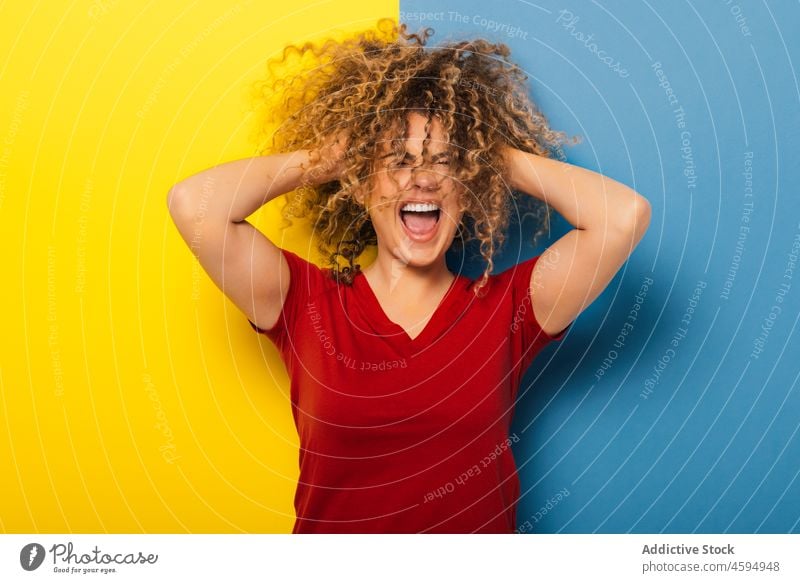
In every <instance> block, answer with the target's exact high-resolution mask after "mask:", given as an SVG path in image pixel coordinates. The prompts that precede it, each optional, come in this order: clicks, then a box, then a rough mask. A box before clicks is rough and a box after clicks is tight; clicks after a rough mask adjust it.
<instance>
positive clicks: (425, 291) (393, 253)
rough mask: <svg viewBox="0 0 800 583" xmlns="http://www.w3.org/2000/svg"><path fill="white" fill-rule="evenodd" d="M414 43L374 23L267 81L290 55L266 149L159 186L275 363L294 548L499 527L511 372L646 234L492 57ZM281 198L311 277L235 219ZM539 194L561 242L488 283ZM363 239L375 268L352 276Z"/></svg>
mask: <svg viewBox="0 0 800 583" xmlns="http://www.w3.org/2000/svg"><path fill="white" fill-rule="evenodd" d="M428 36H429V31H424V32H423V33H422V34H420V35H414V34H407V33H406V32H405V29H404V27H400V28H399V29H398V28H396V27H395V26H394V25H393V24H391V23H390V26H388V27H387V26H385V22H381V23H379V26H378V29H377V30H376V31H367V32H365V33H363V34H361V35H358V36H357V37H355V38H352V39H350V40H345V41H340V42H332V41H331V42H328V43H326V44H324V45H322V46H314V45H310V44H307V45H305V46H303V47H300V48H297V47H292V48H290V49H287V50H286V51H284V55H283V58H282V60H281V61H278V62H277V63H273V66H279V65H286V66H287V67H288V66H289V65H291V64H292V59H293V58H298V59H299V61H300V62H301V63H304V64H305V68H304V69H303V70H304V71H310V72H306V73H299V74H296V75H294V76H290V75H288V74H286V75H284V76H282V77H281V78H280V79H279V81H277V82H275V83H273V85H272V86H271V88H272V89H273V90H274V93H275V94H276V95H277V96H278V98H277V99H274V100H273V101H272V102H267V107H268V109H269V112H270V113H272V114H274V120H275V121H278V122H280V124H281V125H280V126H279V128H278V129H277V130H276V131H275V133H274V135H273V142H272V146H271V147H270V148H269V149H265V150H263V151H262V154H264V153H266V154H265V155H261V156H258V157H255V158H250V159H245V160H238V161H234V162H229V163H227V164H222V165H220V166H217V167H215V168H212V169H209V170H206V171H204V172H201V173H199V174H196V175H194V176H191V177H189V178H187V179H186V180H183V181H182V182H180V183H178V184H177V185H175V186H174V187H173V189H172V190H171V192H170V196H169V200H168V204H169V208H170V212H171V215H172V217H173V219H174V221H175V223H176V225H177V227H178V229H179V230H180V232H181V234H182V236H183V237H184V239H185V240H186V242H187V243H188V244H189V245H190V246H191V248H192V249H193V250H194V252H195V253H196V255H197V257H198V259H199V261H200V263H201V264H202V266H203V267H204V269H205V270H206V271H207V272H208V274H209V275H210V277H211V278H212V279H213V280H214V282H215V283H216V284H217V285H218V286H219V287H220V289H222V291H223V292H224V293H225V294H226V295H227V296H228V297H229V298H230V299H231V300H232V301H233V302H234V303H235V304H236V305H237V306H238V307H239V308H240V309H241V310H242V312H244V314H246V315H247V317H248V319H249V321H250V325H251V326H252V327H253V328H254V329H255V330H256V331H258V332H260V333H263V334H264V335H266V336H267V337H268V338H270V340H271V341H272V342H274V344H275V345H276V346H277V347H278V348H279V350H280V352H281V356H282V358H283V360H284V362H285V363H286V366H287V369H288V372H289V375H290V377H291V400H292V411H293V415H294V419H295V423H296V425H297V429H298V433H299V436H300V447H301V449H300V478H299V483H298V486H297V491H296V495H295V509H296V512H297V521H296V523H295V526H294V530H293V532H295V533H309V532H387V533H388V532H392V533H399V532H415V533H417V532H420V533H421V532H430V533H432V532H449V533H468V532H500V533H511V532H514V530H515V526H516V523H515V520H516V519H515V510H516V504H517V499H518V497H519V479H518V477H517V472H516V465H515V462H514V458H513V454H512V451H511V444H512V443H513V442H514V441H516V440H517V439H518V438H517V436H516V435H513V436H512V435H509V428H510V424H511V419H512V414H513V407H514V403H515V399H516V394H517V388H518V385H519V382H520V379H521V376H522V374H523V373H524V372H525V369H526V368H527V366H528V365H529V364H530V363H531V362H532V360H533V358H534V356H535V355H536V354H537V353H538V352H539V351H540V350H541V349H542V347H543V346H545V345H546V344H547V343H548V342H551V341H555V340H560V339H561V338H562V337H563V336H564V334H565V332H566V330H567V329H568V327H569V326H570V324H571V323H572V321H573V320H574V319H575V318H576V317H577V316H578V314H579V313H580V312H581V311H582V310H583V309H584V308H585V307H586V306H588V305H589V304H590V303H591V302H592V301H593V300H594V299H595V298H596V297H597V296H598V295H599V294H600V293H601V292H602V291H603V289H604V288H605V287H606V286H607V285H608V283H609V281H610V280H611V279H612V278H613V277H614V274H615V273H617V271H618V270H619V269H620V267H621V266H622V265H623V263H624V262H625V261H626V260H627V258H628V257H629V255H630V254H631V252H632V251H633V249H634V247H635V246H636V245H637V244H638V242H639V240H640V239H641V238H642V237H643V235H644V232H645V230H646V228H647V225H648V223H649V218H650V207H649V204H648V203H647V201H646V200H645V199H644V198H643V197H641V196H640V195H638V194H637V193H636V192H634V191H633V190H631V189H630V188H628V187H627V186H625V185H623V184H620V183H618V182H615V181H614V180H611V179H608V178H605V177H603V176H602V175H600V174H597V173H595V172H592V171H589V170H585V169H582V168H579V167H576V166H572V165H569V164H566V163H563V162H559V161H557V160H554V159H552V156H551V154H552V152H551V150H552V148H553V146H555V145H557V144H558V142H559V140H560V134H559V133H557V132H554V131H552V130H551V129H550V128H549V127H548V126H547V123H546V121H545V119H544V117H543V116H542V115H541V113H539V112H538V111H537V109H536V108H535V107H534V106H533V104H532V103H531V102H530V101H529V99H528V97H527V94H526V87H525V83H524V80H525V76H524V75H523V74H522V73H521V72H520V70H519V69H518V68H516V67H514V66H513V65H511V64H509V63H508V61H507V59H506V58H507V57H508V55H509V51H508V49H507V47H505V46H504V45H493V44H490V43H488V42H487V41H484V40H474V41H465V42H456V43H450V44H447V45H441V46H439V47H436V48H435V49H431V48H429V47H426V46H425V42H426V40H427V37H428ZM309 60H310V61H311V62H312V64H314V65H316V66H315V67H311V68H310V69H309V64H308V61H309ZM290 191H295V198H294V199H293V200H292V202H291V204H289V205H287V207H286V208H287V211H286V216H287V217H289V216H310V217H311V219H312V225H313V226H314V230H315V235H316V236H317V239H318V241H319V245H320V249H321V250H322V251H323V252H324V256H325V257H328V258H329V261H328V264H327V265H325V266H324V267H319V266H317V265H316V264H314V263H311V262H309V261H307V260H305V259H303V258H302V257H300V256H299V255H297V254H295V253H292V252H290V251H288V250H286V249H281V248H279V247H277V246H276V245H274V244H273V243H272V242H271V241H269V240H268V239H267V238H266V237H264V236H263V235H262V234H261V233H260V232H259V231H257V230H256V229H255V228H253V227H252V226H251V225H250V224H249V223H248V222H247V221H246V220H245V219H246V217H248V216H249V215H250V214H251V213H253V212H254V211H255V210H257V209H258V208H259V207H261V206H262V205H263V204H264V203H266V202H268V201H269V200H272V199H273V198H275V197H277V196H279V195H281V194H284V193H288V192H290ZM517 193H521V194H517ZM543 201H546V203H547V204H548V205H550V206H552V207H554V208H555V209H556V210H557V211H558V212H559V213H561V215H563V216H564V218H565V219H566V220H567V221H569V222H570V223H571V224H572V225H573V226H574V227H575V229H574V230H572V231H570V232H569V233H567V234H566V235H564V236H563V237H561V238H560V239H559V240H558V241H556V242H555V243H554V244H553V245H552V246H551V247H550V248H548V249H547V250H546V251H545V252H544V253H542V254H541V255H540V256H537V257H533V258H530V259H527V260H524V261H522V262H520V263H519V264H518V265H516V266H515V267H513V268H510V269H507V270H505V271H503V272H502V273H498V274H495V273H493V267H494V261H493V260H494V256H495V254H496V251H497V250H498V249H499V247H500V245H501V244H502V243H503V241H504V230H505V228H506V227H507V225H508V219H509V215H510V213H511V212H512V209H516V211H515V212H519V211H518V209H519V207H523V208H525V207H526V206H527V207H530V208H533V209H535V208H540V207H543V206H544V203H543ZM200 218H201V219H202V220H200ZM545 218H547V215H545ZM537 234H538V233H537ZM471 238H476V239H477V240H479V241H480V253H481V255H482V257H483V259H484V260H485V262H486V270H485V271H484V273H483V275H482V276H481V277H480V278H478V279H477V280H475V281H472V280H470V279H468V278H467V277H465V276H463V275H460V274H457V273H456V274H454V273H451V272H450V271H449V270H448V268H447V265H446V262H445V253H446V251H447V250H448V249H449V248H450V246H451V245H455V244H463V242H464V241H465V240H468V239H471ZM369 245H375V246H376V247H377V256H376V259H375V261H374V262H373V263H372V264H370V265H369V266H368V267H366V268H364V269H361V266H360V264H358V263H357V260H358V257H359V256H360V254H361V252H362V251H363V250H364V249H365V248H366V247H367V246H369ZM342 263H344V264H342Z"/></svg>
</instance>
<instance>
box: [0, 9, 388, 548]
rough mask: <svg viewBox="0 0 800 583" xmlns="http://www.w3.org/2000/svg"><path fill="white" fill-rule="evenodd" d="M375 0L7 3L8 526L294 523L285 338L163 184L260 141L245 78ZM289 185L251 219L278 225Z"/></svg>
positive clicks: (2, 133) (357, 21)
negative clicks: (224, 283)
mask: <svg viewBox="0 0 800 583" xmlns="http://www.w3.org/2000/svg"><path fill="white" fill-rule="evenodd" d="M397 13H398V5H397V1H396V0H390V1H386V0H380V1H378V2H353V1H343V0H339V1H334V2H310V1H293V2H283V3H278V2H256V1H254V0H249V1H241V2H239V3H228V2H185V1H184V2H149V3H146V4H143V3H136V2H119V1H115V0H95V1H80V2H74V3H68V2H64V3H63V6H61V8H60V9H57V8H56V4H55V3H52V2H48V3H47V4H46V6H45V5H43V4H39V3H24V2H6V3H4V4H3V6H2V8H0V23H1V24H0V30H1V31H2V34H0V55H3V57H2V59H3V60H2V62H0V79H2V91H0V221H1V222H0V233H2V242H3V250H4V251H5V253H4V255H5V265H6V268H5V273H4V275H5V278H4V282H3V285H2V290H3V291H2V297H3V306H4V309H3V315H4V317H3V324H4V325H3V334H2V356H1V357H0V358H1V359H2V360H0V431H2V434H1V436H0V464H2V466H1V469H2V471H0V492H1V493H2V495H0V530H1V531H2V532H6V533H21V532H42V533H60V532H113V533H122V532H125V533H138V532H146V533H167V532H177V533H180V532H195V533H211V532H234V533H238V532H258V533H269V532H290V531H291V528H292V524H293V522H294V509H293V505H292V501H293V495H294V489H295V483H296V480H297V476H298V468H297V446H298V444H297V436H296V433H295V430H294V426H293V424H292V417H291V410H290V406H289V402H288V378H287V375H286V371H285V368H284V366H283V363H282V362H281V360H280V358H279V356H278V353H277V350H276V349H275V347H274V346H273V345H272V344H271V343H270V342H269V340H267V339H266V338H263V337H260V336H259V335H257V334H256V333H255V332H254V331H253V330H252V329H251V328H250V326H249V325H248V323H247V320H246V317H245V316H244V315H243V314H242V313H241V312H239V311H238V309H237V308H236V307H235V306H234V305H233V304H232V303H231V302H230V301H229V300H227V298H225V297H224V296H223V295H222V293H221V292H220V291H219V290H218V289H217V288H216V287H215V286H214V284H213V282H211V280H210V279H209V278H208V277H207V276H206V274H205V273H204V272H203V271H202V270H201V268H200V267H199V265H198V263H197V261H196V260H195V259H194V257H193V256H192V254H191V252H190V250H189V248H188V247H187V246H186V244H185V243H184V242H183V240H182V239H181V238H180V236H179V234H178V232H177V230H176V229H175V227H174V225H173V224H172V221H171V219H170V217H169V215H168V212H167V207H166V195H167V191H168V189H169V187H170V186H171V185H172V184H174V183H175V182H177V181H179V180H181V179H182V178H185V177H186V176H188V175H190V174H193V173H195V172H198V171H200V170H203V169H205V168H208V167H210V166H213V165H215V164H218V163H220V162H223V161H227V160H232V159H237V158H244V157H247V156H251V155H253V154H254V143H253V141H252V135H251V134H252V129H253V116H252V114H251V112H249V108H250V106H251V104H250V101H249V93H248V86H249V84H250V83H251V82H252V81H253V80H256V79H259V78H261V77H263V74H264V70H265V69H264V65H265V62H266V60H267V58H269V57H271V56H274V55H275V54H276V53H277V52H278V51H279V50H280V49H281V48H282V47H283V46H284V45H285V44H288V43H296V42H301V41H304V40H308V39H316V38H319V37H320V36H324V35H325V34H326V33H328V32H337V31H351V30H358V29H362V28H366V27H370V26H373V25H374V24H375V22H376V20H377V19H378V18H379V17H382V16H388V17H394V18H397ZM283 203H284V199H283V197H281V198H280V199H278V200H276V201H273V202H271V203H269V204H268V205H267V206H265V207H264V208H263V209H262V210H261V211H259V212H258V213H256V214H254V215H253V216H252V217H251V220H252V221H253V222H254V224H255V225H256V226H258V227H259V228H260V229H261V230H262V231H263V232H264V233H265V234H266V235H267V236H268V237H270V238H271V239H272V240H273V241H275V242H276V243H277V244H279V245H280V246H283V247H288V248H290V249H293V250H297V251H298V252H300V253H302V254H303V255H305V256H308V257H311V258H314V256H313V255H309V253H308V250H309V243H308V231H307V230H303V229H292V230H290V231H291V232H290V231H284V232H280V231H279V230H278V228H277V225H278V224H279V222H280V221H279V219H278V216H279V212H278V211H279V207H278V206H276V205H282V204H283Z"/></svg>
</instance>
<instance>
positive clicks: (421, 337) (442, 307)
mask: <svg viewBox="0 0 800 583" xmlns="http://www.w3.org/2000/svg"><path fill="white" fill-rule="evenodd" d="M469 282H470V280H469V279H468V278H467V277H465V276H463V275H460V274H456V276H455V278H454V279H453V281H452V282H451V283H450V287H448V288H447V291H446V292H445V294H444V297H443V298H442V299H441V301H440V302H439V305H438V306H437V307H436V309H435V310H434V312H433V314H432V315H431V317H430V319H429V320H428V322H427V323H426V324H425V327H424V328H423V329H422V331H421V332H420V333H419V334H417V335H416V336H415V337H414V338H411V336H409V335H408V332H406V330H405V328H403V327H402V326H401V325H400V324H397V323H396V322H394V321H392V320H390V319H389V316H387V315H386V312H385V311H384V309H383V306H381V304H380V302H379V301H378V296H377V295H375V292H374V291H373V289H372V286H370V284H369V281H367V277H366V275H364V273H363V272H358V274H357V275H356V276H355V279H354V280H353V285H354V286H358V289H359V291H360V295H361V297H363V298H364V300H365V302H366V304H365V305H364V306H363V308H364V309H365V310H366V311H367V313H368V315H369V316H370V321H371V323H372V325H373V328H374V329H375V330H376V332H378V333H379V334H381V335H382V336H384V337H386V338H388V339H389V340H390V341H392V342H398V343H400V344H402V345H405V346H410V347H415V346H420V345H426V344H427V343H428V342H429V341H432V340H433V339H435V338H436V337H437V335H438V334H439V332H441V331H442V330H443V329H444V328H445V327H446V326H448V325H450V324H451V323H452V322H450V321H448V319H447V318H446V314H447V313H448V311H449V310H450V308H451V307H452V306H453V305H454V304H455V302H456V300H457V299H458V298H459V296H461V295H463V292H462V290H461V289H460V286H464V285H465V284H467V283H469Z"/></svg>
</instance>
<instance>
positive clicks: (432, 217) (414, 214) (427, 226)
mask: <svg viewBox="0 0 800 583" xmlns="http://www.w3.org/2000/svg"><path fill="white" fill-rule="evenodd" d="M441 214H442V210H441V209H440V208H439V207H438V206H436V205H435V204H433V203H406V204H404V205H403V207H402V208H401V209H400V220H401V221H402V223H403V225H404V226H405V229H406V232H407V233H408V234H409V236H410V237H411V238H412V239H416V240H419V241H423V240H424V241H427V240H428V239H430V238H432V237H433V235H434V234H435V233H436V228H437V227H438V225H439V218H440V216H441Z"/></svg>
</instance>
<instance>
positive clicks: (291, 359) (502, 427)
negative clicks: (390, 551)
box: [248, 250, 571, 533]
mask: <svg viewBox="0 0 800 583" xmlns="http://www.w3.org/2000/svg"><path fill="white" fill-rule="evenodd" d="M283 255H284V257H285V258H286V261H287V262H288V264H289V269H290V273H291V279H290V283H289V292H288V295H287V296H286V300H285V302H284V306H283V310H282V312H281V314H280V316H279V318H278V321H277V323H276V324H275V326H274V327H273V328H272V329H270V330H262V329H260V328H258V327H256V326H255V324H253V322H250V325H251V326H252V327H253V328H254V329H255V330H256V331H258V332H260V333H263V334H265V335H266V336H267V337H268V338H270V340H271V341H272V342H273V343H274V344H275V345H276V346H277V348H278V349H279V350H280V353H281V357H282V359H283V361H284V363H285V364H286V367H287V370H288V373H289V376H290V378H291V402H292V414H293V416H294V421H295V424H296V426H297V431H298V434H299V438H300V478H299V482H298V485H297V491H296V493H295V499H294V504H295V510H296V512H297V520H296V522H295V525H294V529H293V532H294V533H315V532H317V533H321V532H325V533H345V532H347V533H353V532H358V533H423V532H426V533H473V532H476V533H477V532H481V533H489V532H496V533H511V532H513V531H514V530H515V527H516V524H515V523H516V505H517V499H518V497H519V478H518V476H517V469H516V464H515V462H514V456H513V453H512V451H511V444H512V443H513V442H515V441H517V440H518V439H519V438H518V437H517V436H516V435H509V430H510V424H511V418H512V414H513V409H514V402H515V397H516V393H517V387H518V386H519V383H520V379H521V377H522V374H523V373H524V372H525V369H526V368H527V367H528V365H529V364H530V363H531V362H532V361H533V358H534V356H536V354H537V353H538V352H539V351H540V350H541V349H542V347H544V346H545V345H546V344H547V343H548V342H550V341H553V340H561V338H562V337H563V336H564V334H565V333H566V331H567V330H568V329H569V328H570V326H571V325H570V326H567V328H565V329H564V330H563V331H561V332H560V333H559V334H558V335H556V336H548V335H547V334H546V333H545V332H544V331H542V329H541V328H540V327H539V325H538V323H537V322H536V319H535V317H534V314H533V309H532V307H531V303H530V296H529V295H528V287H529V283H530V276H531V272H532V269H533V266H534V265H535V264H536V260H537V259H538V258H539V256H536V257H533V258H531V259H528V260H526V261H523V262H521V263H520V264H518V265H516V266H514V267H511V268H509V269H508V270H506V271H504V272H502V273H499V274H495V275H492V276H491V277H490V283H489V289H488V290H485V291H486V292H487V293H486V295H484V296H483V297H481V298H476V296H475V294H474V293H473V291H472V289H473V285H474V284H473V281H472V280H471V279H469V278H467V277H465V276H463V275H457V277H456V279H455V281H454V282H453V284H452V285H451V287H450V288H449V290H448V292H447V294H446V295H445V296H444V299H443V300H442V302H441V304H440V305H439V307H438V308H437V309H436V311H435V312H434V314H433V316H432V317H431V319H430V320H429V321H428V323H427V325H426V327H425V328H424V329H423V331H422V332H421V333H420V334H419V335H418V336H417V337H416V338H414V339H413V340H412V339H411V338H410V337H409V336H408V335H407V334H406V333H405V331H404V330H403V328H402V327H401V326H399V325H398V324H395V323H394V322H392V321H391V320H389V318H388V317H387V316H386V314H385V312H384V311H383V309H382V308H381V306H380V304H379V302H378V299H377V297H376V296H375V294H374V292H373V291H372V288H371V287H370V286H369V283H368V282H367V280H366V277H365V276H364V275H363V274H361V273H359V274H358V275H357V276H356V277H355V280H354V282H353V285H352V286H348V285H346V284H344V283H342V284H337V283H336V282H335V281H334V280H333V279H331V278H330V276H329V269H327V268H320V267H318V266H317V265H315V264H314V263H311V262H309V261H306V260H305V259H303V258H301V257H300V256H298V255H296V254H295V253H292V252H291V251H287V250H283ZM248 321H249V320H248Z"/></svg>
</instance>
